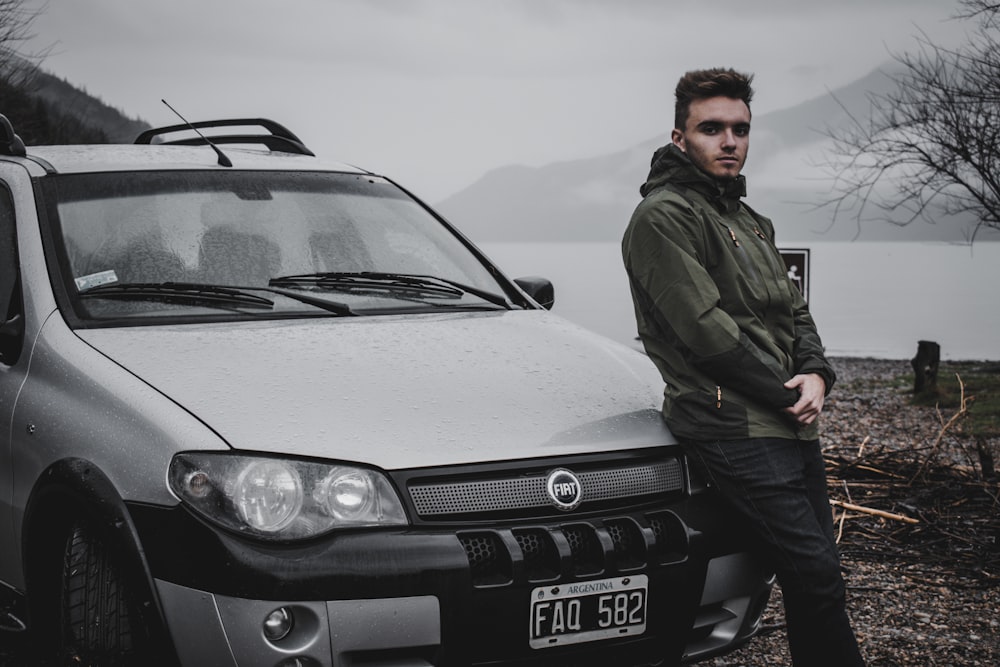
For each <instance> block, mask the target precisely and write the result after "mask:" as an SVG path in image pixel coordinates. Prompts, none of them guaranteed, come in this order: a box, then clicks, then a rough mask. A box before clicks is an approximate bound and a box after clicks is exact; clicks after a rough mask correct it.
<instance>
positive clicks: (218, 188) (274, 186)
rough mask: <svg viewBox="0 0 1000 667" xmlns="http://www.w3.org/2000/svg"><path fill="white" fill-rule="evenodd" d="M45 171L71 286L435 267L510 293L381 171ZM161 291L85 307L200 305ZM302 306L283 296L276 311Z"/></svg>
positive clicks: (96, 313) (244, 280)
mask: <svg viewBox="0 0 1000 667" xmlns="http://www.w3.org/2000/svg"><path fill="white" fill-rule="evenodd" d="M47 180H51V181H52V185H51V186H48V192H47V196H49V197H50V199H51V201H52V203H51V205H50V210H51V211H52V215H51V217H52V218H54V222H55V225H54V227H55V229H54V233H53V237H54V238H55V239H56V240H57V244H59V245H60V250H61V253H60V256H61V257H62V258H63V264H64V265H65V273H66V274H67V276H68V280H67V289H68V291H69V292H70V294H73V295H80V294H84V293H87V292H88V291H91V290H94V289H95V288H99V287H104V286H108V285H134V284H161V283H194V284H203V285H211V286H225V287H234V288H242V289H265V288H267V287H268V286H269V283H270V282H271V281H272V280H274V279H275V278H279V277H285V276H296V275H314V274H324V273H331V272H336V273H359V272H366V273H373V272H375V273H383V274H407V275H410V274H414V275H421V276H433V277H435V278H441V279H445V280H449V281H455V282H457V283H461V284H465V285H470V286H473V287H475V288H477V289H479V290H483V291H486V292H490V293H500V294H502V293H503V290H502V288H501V287H500V286H499V285H498V284H497V282H496V281H495V280H494V278H493V277H492V276H491V274H490V272H489V271H488V270H487V268H486V267H485V266H484V265H483V264H482V263H481V262H480V261H479V260H478V259H477V258H476V256H475V255H473V254H472V252H470V251H469V249H468V248H467V247H466V246H465V244H464V243H462V241H461V240H460V239H459V238H458V237H456V236H455V235H454V234H453V233H451V232H450V231H449V230H448V229H447V228H446V227H445V226H444V225H443V224H441V223H440V221H438V220H437V219H436V218H435V217H434V216H432V215H431V214H430V213H428V212H427V210H426V209H424V208H423V207H422V206H421V205H420V204H418V203H417V202H416V201H414V200H413V199H411V198H410V197H408V196H407V195H406V194H405V193H404V192H402V191H401V190H400V189H399V188H397V187H396V186H394V185H392V184H391V183H388V182H387V181H384V180H383V179H378V178H372V177H368V176H357V175H353V174H334V173H318V172H316V173H302V172H238V171H225V172H221V171H220V172H197V171H188V172H140V173H129V174H125V175H122V174H86V175H73V176H70V175H65V176H59V177H55V178H52V179H47ZM104 293H105V294H107V293H108V292H107V291H105V292H104ZM94 294H100V292H94ZM119 296H120V295H119ZM395 296H396V297H399V296H400V295H398V294H397V295H395ZM336 297H337V299H338V300H339V301H347V302H349V303H357V302H360V301H363V302H364V303H363V304H362V306H363V307H364V308H365V309H367V310H371V309H373V308H378V307H379V306H378V305H377V304H374V302H373V299H375V298H376V297H377V298H378V301H379V303H381V304H382V306H383V307H384V308H386V309H389V308H399V303H398V301H399V298H393V295H390V294H386V293H381V294H376V293H375V291H373V290H371V289H369V290H368V291H367V292H365V291H363V290H360V289H351V290H347V289H343V290H342V291H341V293H339V294H337V295H336ZM470 298H472V297H470ZM405 300H406V301H407V304H408V305H409V306H411V307H413V304H414V303H415V301H418V299H415V298H414V296H413V294H412V293H411V294H408V295H406V299H405ZM425 300H426V299H425ZM98 301H103V302H102V303H99V302H98ZM155 301H156V300H155V299H153V300H150V301H140V300H130V299H121V298H116V299H110V298H109V299H101V300H98V299H88V300H87V301H86V302H82V304H83V305H81V307H80V311H81V312H82V314H83V316H84V317H98V318H100V317H116V316H117V317H120V316H123V315H128V316H142V315H144V314H147V315H148V314H154V313H155V314H158V315H162V314H163V309H164V308H170V309H174V310H185V311H187V312H188V313H190V312H192V311H196V310H198V308H199V306H198V304H196V303H194V302H193V301H189V302H187V303H179V302H177V303H170V304H167V305H165V304H164V303H155ZM161 301H163V300H161ZM394 301H396V303H394ZM427 305H428V307H430V306H433V305H434V304H433V303H432V302H428V304H427ZM437 305H440V304H437ZM304 308H305V306H304V305H303V304H302V303H301V302H296V301H292V300H287V299H286V300H282V299H277V300H276V301H275V309H277V310H278V311H281V310H283V309H290V310H296V311H301V310H303V309H304ZM210 310H211V309H210Z"/></svg>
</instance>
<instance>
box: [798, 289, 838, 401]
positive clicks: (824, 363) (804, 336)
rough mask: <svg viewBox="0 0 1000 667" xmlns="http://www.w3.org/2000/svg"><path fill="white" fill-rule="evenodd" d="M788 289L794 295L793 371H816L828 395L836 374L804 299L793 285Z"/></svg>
mask: <svg viewBox="0 0 1000 667" xmlns="http://www.w3.org/2000/svg"><path fill="white" fill-rule="evenodd" d="M789 289H791V290H792V291H793V293H794V294H795V295H796V302H795V346H794V350H793V353H792V354H793V356H794V358H795V372H796V374H806V373H817V374H818V375H819V376H820V377H822V378H823V381H824V382H825V383H826V393H827V395H829V394H830V390H831V389H833V383H834V382H836V381H837V374H836V372H834V370H833V366H831V365H830V362H829V361H828V360H827V358H826V354H825V353H824V350H823V342H822V341H821V340H820V337H819V333H818V331H817V330H816V322H815V321H814V320H813V318H812V315H811V314H810V312H809V307H808V306H807V305H806V302H805V299H804V298H803V297H802V295H801V293H800V292H799V289H798V287H796V286H795V285H790V286H789Z"/></svg>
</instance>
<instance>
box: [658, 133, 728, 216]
mask: <svg viewBox="0 0 1000 667" xmlns="http://www.w3.org/2000/svg"><path fill="white" fill-rule="evenodd" d="M668 183H669V184H672V185H677V186H683V187H689V188H692V189H694V190H697V191H699V192H701V193H702V194H704V195H705V196H706V197H708V198H709V199H715V200H722V201H725V202H727V203H728V202H737V203H738V202H739V200H740V198H741V197H745V196H746V194H747V186H746V178H745V177H744V176H743V174H740V175H739V176H737V177H736V178H734V179H733V180H731V181H725V182H723V181H718V180H716V179H714V178H712V177H711V176H709V175H708V174H706V173H705V172H703V171H702V170H701V169H699V168H698V167H696V166H695V164H694V163H693V162H691V159H690V158H688V156H687V154H686V153H685V152H684V151H682V150H681V149H680V148H678V147H677V145H676V144H673V143H670V144H667V145H666V146H661V147H660V148H658V149H656V151H655V152H654V153H653V159H652V160H651V161H650V165H649V175H648V176H647V177H646V182H645V183H643V184H642V185H641V186H640V187H639V193H640V194H641V195H642V196H643V197H645V196H646V195H648V194H649V193H650V192H652V191H653V190H655V189H657V188H660V187H662V186H664V185H667V184H668Z"/></svg>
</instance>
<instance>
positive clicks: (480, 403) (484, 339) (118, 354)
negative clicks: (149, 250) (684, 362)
mask: <svg viewBox="0 0 1000 667" xmlns="http://www.w3.org/2000/svg"><path fill="white" fill-rule="evenodd" d="M78 334H79V335H80V337H81V338H83V339H84V340H86V341H87V342H88V343H89V344H90V345H92V346H93V347H94V348H96V349H98V350H99V351H101V352H102V353H103V354H105V355H106V356H107V357H109V358H110V359H112V360H114V361H115V362H117V363H118V364H120V365H121V366H123V367H124V368H126V369H127V370H129V371H130V372H132V373H134V374H135V375H136V376H138V377H139V378H141V379H142V380H144V381H145V382H147V383H148V384H150V385H151V386H152V387H154V388H156V389H157V390H159V391H160V392H162V393H163V394H164V395H166V396H167V397H169V398H170V399H171V400H173V401H175V402H176V403H177V404H179V405H180V406H182V407H183V408H185V409H186V410H188V411H189V412H190V413H191V414H193V415H194V416H196V417H197V418H198V419H200V420H201V421H203V422H204V423H205V424H206V425H207V426H208V427H209V428H211V429H213V430H214V431H215V432H216V433H218V434H219V436H221V437H222V438H223V439H224V440H225V441H226V442H227V443H228V444H229V445H230V446H231V447H233V448H236V449H241V450H255V451H264V452H284V453H288V454H295V455H300V456H309V457H322V458H329V459H339V460H344V461H356V462H363V463H368V464H372V465H375V466H379V467H381V468H384V469H403V468H413V467H425V466H440V465H449V464H460V463H469V462H483V461H493V460H509V459H518V458H528V457H538V456H556V455H563V454H571V453H580V452H603V451H608V450H620V449H627V448H634V447H648V446H653V445H662V444H665V443H670V442H673V440H672V438H671V436H670V434H669V432H668V431H667V429H666V427H665V426H664V424H663V421H662V419H661V418H660V415H659V407H660V403H661V401H662V382H661V380H660V378H659V375H658V374H657V372H656V371H655V369H654V367H653V365H652V364H651V363H650V362H649V360H648V359H647V358H646V357H644V356H643V355H642V354H640V353H639V352H637V351H635V350H631V349H629V348H627V347H625V346H622V345H619V344H617V343H614V342H612V341H610V340H608V339H605V338H602V337H600V336H598V335H596V334H593V333H590V332H588V331H586V330H583V329H581V328H579V327H577V326H576V325H573V324H571V323H569V322H567V321H565V320H563V319H561V318H559V317H557V316H555V315H552V314H551V313H548V312H543V311H511V312H504V313H498V314H492V313H474V314H470V313H464V314H452V315H429V316H384V317H364V318H341V319H324V320H286V321H280V322H275V321H271V322H260V323H240V324H235V325H234V324H231V323H229V324H211V325H183V326H181V325H178V326H162V327H131V328H121V329H90V330H83V331H79V332H78ZM181 444H182V446H183V443H181Z"/></svg>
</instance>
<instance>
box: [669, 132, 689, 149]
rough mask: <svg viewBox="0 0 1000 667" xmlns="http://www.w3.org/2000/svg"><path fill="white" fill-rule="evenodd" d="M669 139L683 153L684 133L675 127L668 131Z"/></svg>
mask: <svg viewBox="0 0 1000 667" xmlns="http://www.w3.org/2000/svg"><path fill="white" fill-rule="evenodd" d="M670 141H672V142H674V145H675V146H677V148H680V149H681V150H682V151H684V152H685V153H686V152H687V149H686V147H685V146H684V133H683V132H681V131H680V130H678V129H677V128H674V129H673V130H672V131H671V132H670Z"/></svg>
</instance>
